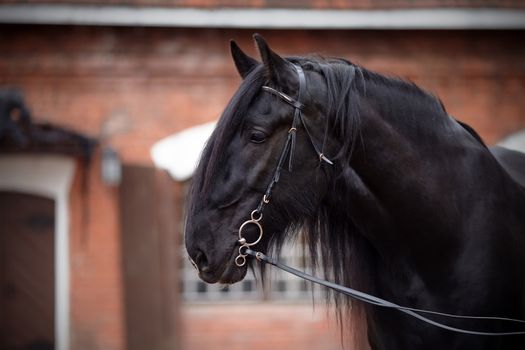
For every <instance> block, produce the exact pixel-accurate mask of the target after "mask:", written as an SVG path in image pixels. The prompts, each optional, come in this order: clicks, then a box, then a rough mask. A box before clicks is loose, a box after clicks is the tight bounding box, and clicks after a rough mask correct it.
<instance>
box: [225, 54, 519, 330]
mask: <svg viewBox="0 0 525 350" xmlns="http://www.w3.org/2000/svg"><path fill="white" fill-rule="evenodd" d="M293 67H294V69H295V71H296V72H297V76H298V78H299V91H298V94H297V98H296V99H294V98H292V97H290V96H288V95H287V94H285V93H283V92H281V91H278V90H276V89H274V88H272V87H269V86H263V87H262V90H263V91H265V92H268V93H270V94H272V95H275V96H277V97H279V98H280V99H281V100H283V101H284V102H286V103H287V104H289V105H290V106H292V107H293V108H294V115H293V121H292V126H291V127H290V129H289V130H288V136H287V137H286V141H285V143H284V146H283V149H282V151H281V155H280V156H279V161H278V163H277V167H276V169H275V172H274V174H273V176H272V179H271V181H270V183H269V185H268V187H267V188H266V191H265V193H264V195H263V197H262V199H261V201H260V202H259V205H258V206H257V208H256V209H255V210H253V211H252V212H251V215H250V220H246V221H245V222H244V223H242V225H241V226H240V227H239V240H238V244H239V245H240V247H239V255H238V256H237V257H236V258H235V264H236V265H237V266H239V267H241V266H244V265H245V264H246V257H247V256H251V257H254V258H256V259H257V260H258V261H259V262H263V263H267V264H270V265H273V266H275V267H277V268H280V269H281V270H284V271H286V272H288V273H291V274H293V275H295V276H298V277H300V278H302V279H305V280H307V281H310V282H313V283H317V284H320V285H323V286H325V287H327V288H330V289H332V290H334V291H336V292H339V293H343V294H345V295H347V296H350V297H352V298H354V299H357V300H360V301H363V302H365V303H368V304H372V305H375V306H380V307H384V308H391V309H397V310H399V311H400V312H403V313H405V314H407V315H410V316H412V317H415V318H417V319H419V320H421V321H423V322H426V323H429V324H431V325H434V326H436V327H439V328H442V329H446V330H449V331H453V332H458V333H464V334H471V335H485V336H507V335H525V331H514V332H481V331H475V330H468V329H462V328H457V327H452V326H449V325H446V324H443V323H440V322H437V321H434V320H431V319H429V318H427V317H425V316H423V315H421V314H431V315H438V316H442V317H448V318H455V319H468V320H485V321H504V322H509V323H519V324H525V320H518V319H513V318H506V317H486V316H464V315H454V314H447V313H443V312H436V311H430V310H423V309H416V308H410V307H405V306H401V305H398V304H395V303H392V302H390V301H388V300H385V299H381V298H378V297H376V296H373V295H370V294H367V293H364V292H360V291H357V290H355V289H352V288H348V287H344V286H341V285H338V284H335V283H332V282H329V281H326V280H322V279H319V278H316V277H314V276H311V275H309V274H306V273H304V272H302V271H299V270H296V269H294V268H291V267H289V266H286V265H284V264H281V263H279V262H278V261H275V260H273V259H272V258H270V257H268V256H266V255H265V254H263V253H261V252H257V251H254V250H252V249H251V247H252V246H254V245H256V244H257V243H259V242H260V241H261V239H262V237H263V227H262V225H261V223H260V221H261V219H262V217H263V210H264V207H265V206H266V205H267V204H269V203H270V199H271V196H272V190H273V188H274V186H275V185H276V184H277V182H279V178H280V176H281V171H282V169H283V167H284V164H285V161H286V158H288V170H289V171H290V172H292V159H293V155H294V150H295V142H296V133H297V129H298V127H299V126H302V127H303V129H304V130H305V132H306V135H307V136H308V139H309V140H310V143H311V145H312V147H313V149H314V151H315V152H316V153H317V156H318V159H319V162H320V163H321V164H322V163H323V162H324V163H326V164H329V165H333V162H332V161H331V160H329V159H328V158H327V157H326V156H325V155H324V154H323V148H324V144H325V142H324V141H323V144H322V146H321V149H319V148H318V146H317V145H316V144H315V142H314V139H313V138H312V135H311V133H310V132H309V130H308V127H307V126H306V123H305V121H304V119H303V117H302V111H303V109H304V104H303V103H302V102H301V99H302V98H303V96H304V94H305V90H306V78H305V74H304V71H303V69H302V68H301V67H300V66H297V65H295V64H293ZM325 135H326V133H325ZM248 225H255V226H256V227H257V229H258V230H259V236H258V237H257V239H256V240H255V241H253V242H248V241H247V240H246V238H245V237H243V230H244V228H245V227H247V226H248Z"/></svg>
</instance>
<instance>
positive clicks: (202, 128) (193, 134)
mask: <svg viewBox="0 0 525 350" xmlns="http://www.w3.org/2000/svg"><path fill="white" fill-rule="evenodd" d="M215 125H216V122H215V121H214V122H210V123H205V124H201V125H197V126H194V127H191V128H188V129H185V130H182V131H181V132H178V133H176V134H173V135H170V136H168V137H165V138H164V139H162V140H160V141H158V142H156V143H155V144H154V145H153V146H152V147H151V150H150V154H151V158H153V163H154V164H155V166H156V167H158V168H161V169H165V170H167V171H168V172H169V174H170V175H171V176H172V177H173V179H174V180H176V181H184V180H187V179H189V178H190V177H191V176H192V175H193V172H194V171H195V168H196V167H197V163H198V162H199V159H200V156H201V152H202V150H203V148H204V145H205V144H206V141H207V140H208V138H209V137H210V135H211V133H212V132H213V130H214V129H215Z"/></svg>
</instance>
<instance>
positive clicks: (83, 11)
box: [0, 4, 525, 29]
mask: <svg viewBox="0 0 525 350" xmlns="http://www.w3.org/2000/svg"><path fill="white" fill-rule="evenodd" d="M0 23H16V24H47V25H93V26H108V25H111V26H143V27H187V28H261V29H525V10H517V9H514V10H512V9H459V8H439V9H402V10H397V9H396V10H372V11H364V10H308V9H228V8H223V9H215V10H214V9H195V8H171V7H170V8H163V7H131V6H107V5H103V6H102V5H101V6H95V5H51V4H47V5H21V4H16V5H0Z"/></svg>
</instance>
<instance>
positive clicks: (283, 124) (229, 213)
mask: <svg viewBox="0 0 525 350" xmlns="http://www.w3.org/2000/svg"><path fill="white" fill-rule="evenodd" d="M254 39H255V42H256V44H257V48H258V50H259V53H260V56H261V59H262V63H259V62H258V61H257V60H255V59H253V58H251V57H249V56H248V55H246V54H245V53H244V52H242V51H241V49H240V48H239V47H238V46H237V44H236V43H235V42H233V41H232V42H231V53H232V56H233V60H234V62H235V66H236V68H237V70H238V72H239V74H240V76H241V77H242V78H243V82H242V84H241V86H240V88H239V90H238V91H237V92H236V93H235V95H234V96H233V98H232V99H231V101H230V102H229V104H228V106H227V107H226V109H225V111H224V112H223V114H222V116H221V118H220V120H219V122H218V125H217V128H216V130H215V131H214V132H213V134H212V135H211V137H210V139H209V140H208V143H207V145H206V147H205V149H204V151H203V154H202V157H201V161H200V164H199V166H198V167H197V170H196V172H195V175H194V180H193V184H192V187H191V190H190V197H189V206H188V215H187V220H186V231H185V240H186V248H187V251H188V253H189V256H190V258H191V260H192V261H193V262H194V263H195V265H196V267H197V268H198V270H199V275H200V277H201V278H202V279H203V280H204V281H206V282H209V283H215V282H221V283H234V282H237V281H239V280H241V279H242V278H244V276H245V274H246V271H247V267H246V265H245V264H242V263H241V264H239V263H238V262H239V261H237V263H236V261H235V259H236V257H238V256H239V247H240V246H241V245H242V243H243V241H242V239H243V238H244V242H245V243H246V242H248V244H250V245H251V243H254V242H256V241H258V240H259V238H260V241H258V242H257V249H258V250H262V251H264V250H266V249H268V247H269V246H270V245H272V243H275V242H279V241H282V240H283V239H284V238H285V237H286V235H287V234H289V233H291V232H294V231H295V230H294V229H295V228H297V227H300V226H301V225H302V223H303V222H304V221H305V220H306V219H307V218H309V217H313V216H314V215H315V212H316V210H317V208H318V207H319V203H320V202H321V201H322V200H323V198H324V197H325V194H326V192H327V190H328V181H329V176H330V173H331V171H332V169H331V167H332V166H331V164H330V163H331V161H330V160H328V158H326V156H325V155H324V154H320V153H324V152H326V154H331V153H330V152H334V153H335V149H337V145H336V142H334V140H333V139H329V138H327V137H326V130H327V129H326V128H327V126H326V123H325V121H326V120H325V118H324V115H325V114H326V107H325V106H326V105H327V96H326V94H325V92H324V91H325V90H326V85H325V81H324V79H323V76H322V75H321V74H320V73H319V72H316V71H315V70H305V71H304V73H301V74H303V76H302V77H301V76H300V75H299V73H298V71H297V69H298V68H297V64H298V60H299V59H298V58H290V59H285V58H282V57H280V56H279V55H278V54H276V53H275V52H274V51H272V50H271V49H270V48H269V46H268V45H267V43H266V42H265V41H264V39H263V38H262V37H261V36H259V35H255V36H254ZM294 63H295V64H294ZM299 69H301V68H299ZM301 71H302V69H301ZM299 94H300V95H301V96H299ZM287 99H288V100H287ZM294 103H295V105H294ZM298 115H299V116H298ZM323 158H324V161H323ZM276 169H279V170H277V171H276ZM281 170H282V171H281ZM263 207H264V211H263V210H262V209H263ZM254 219H255V220H254ZM243 223H245V225H243ZM241 225H243V228H242V229H241V230H240V227H241ZM239 230H240V231H239ZM240 240H241V242H239V241H240ZM243 262H244V261H243ZM239 265H242V266H239Z"/></svg>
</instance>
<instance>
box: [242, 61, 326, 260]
mask: <svg viewBox="0 0 525 350" xmlns="http://www.w3.org/2000/svg"><path fill="white" fill-rule="evenodd" d="M293 67H294V69H295V71H296V72H297V76H298V78H299V91H298V93H297V99H294V98H292V97H290V96H288V95H287V94H285V93H283V92H281V91H278V90H276V89H274V88H272V87H269V86H266V85H265V86H263V87H262V90H263V91H265V92H268V93H270V94H272V95H275V96H277V97H279V98H280V99H281V100H283V101H284V102H286V103H287V104H289V105H290V106H292V107H293V109H294V113H293V121H292V126H291V127H290V129H289V130H288V136H287V137H286V141H285V143H284V146H283V150H282V151H281V155H280V156H279V162H278V163H277V167H276V169H275V172H274V174H273V176H272V180H271V181H270V184H269V185H268V187H267V188H266V192H265V193H264V195H263V197H262V199H261V201H260V202H259V205H258V206H257V209H255V210H254V211H252V213H251V215H250V216H251V219H250V220H247V221H245V222H244V223H243V224H242V225H241V227H239V240H238V243H239V244H240V247H239V255H238V256H237V257H236V258H235V264H236V265H237V266H244V264H246V256H247V254H245V253H246V251H245V250H246V249H248V248H250V247H251V246H253V245H255V244H257V243H259V241H260V240H261V239H262V237H263V228H262V226H261V224H260V222H259V221H261V219H262V216H263V210H264V207H265V206H266V205H267V204H268V203H270V199H271V197H272V190H273V187H274V186H275V184H276V183H277V182H279V178H280V177H281V170H282V169H283V167H284V163H285V161H286V158H287V157H288V171H289V172H292V170H293V169H292V160H293V155H294V151H295V143H296V134H297V129H298V128H299V126H302V127H303V129H304V130H305V132H306V135H307V136H308V139H309V140H310V144H311V145H312V147H313V149H314V151H315V153H317V156H318V158H319V162H320V163H321V164H322V163H323V162H324V163H327V164H330V165H333V162H332V161H331V160H330V159H328V158H327V157H326V156H325V155H324V154H323V148H324V144H325V142H324V141H323V145H322V147H321V150H319V148H318V146H317V145H316V144H315V142H314V140H313V138H312V134H310V131H309V130H308V127H307V126H306V123H305V121H304V118H303V115H302V111H303V109H304V104H303V103H302V102H301V100H302V98H303V96H304V95H305V93H306V77H305V75H304V71H303V69H302V68H301V67H300V66H297V65H295V64H294V65H293ZM248 225H255V226H256V227H257V229H258V230H259V236H258V238H257V239H256V240H255V241H253V242H247V241H246V238H244V237H243V229H244V228H245V227H246V226H248Z"/></svg>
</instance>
